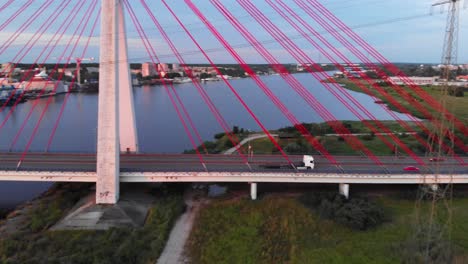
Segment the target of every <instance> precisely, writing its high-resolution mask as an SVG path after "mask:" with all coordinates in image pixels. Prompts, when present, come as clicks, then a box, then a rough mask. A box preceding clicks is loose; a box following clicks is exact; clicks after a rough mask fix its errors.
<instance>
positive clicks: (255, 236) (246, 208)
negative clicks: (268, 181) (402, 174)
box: [189, 197, 468, 264]
mask: <svg viewBox="0 0 468 264" xmlns="http://www.w3.org/2000/svg"><path fill="white" fill-rule="evenodd" d="M377 203H378V204H380V205H381V206H383V207H384V208H385V211H386V212H387V213H388V214H389V215H390V218H389V220H388V221H387V222H385V223H384V224H382V225H380V226H379V227H377V228H374V229H371V230H368V231H353V230H351V229H349V228H346V227H344V226H341V225H339V224H336V223H334V222H332V221H329V220H324V219H321V218H319V217H318V216H317V215H315V214H314V213H313V212H312V211H311V210H308V209H306V208H305V207H304V206H302V204H300V203H299V202H298V201H297V200H296V199H295V198H284V197H283V198H281V197H266V198H264V199H262V200H261V201H249V200H247V199H242V200H232V201H229V200H227V201H215V202H213V203H212V204H211V205H209V206H208V207H206V208H205V209H204V210H202V211H201V212H200V214H199V216H198V218H197V222H196V224H195V227H194V229H193V231H192V233H191V236H190V245H189V248H190V252H191V257H192V261H193V263H200V264H202V263H298V264H302V263H359V264H362V263H401V262H402V261H403V260H404V259H403V258H404V256H405V254H404V248H405V245H406V244H405V243H406V241H408V240H409V239H410V238H411V237H412V235H413V234H414V230H415V223H416V222H415V220H414V219H415V212H416V211H415V202H414V200H413V201H412V200H404V199H394V198H389V197H385V198H378V199H377ZM466 206H468V199H466V198H463V199H455V200H454V203H453V208H452V210H453V221H452V227H453V232H452V243H453V245H454V249H455V252H456V255H457V257H458V259H459V260H460V259H461V260H462V261H463V260H465V261H466V260H468V259H467V258H465V256H467V253H468V239H467V238H466V234H467V231H468V212H467V210H466ZM421 208H422V211H425V208H427V205H423V206H422V207H421ZM460 263H463V262H460Z"/></svg>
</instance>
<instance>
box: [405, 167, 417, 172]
mask: <svg viewBox="0 0 468 264" xmlns="http://www.w3.org/2000/svg"><path fill="white" fill-rule="evenodd" d="M403 170H405V171H419V168H418V167H415V166H408V167H405V168H404V169H403Z"/></svg>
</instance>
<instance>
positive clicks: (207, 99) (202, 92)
mask: <svg viewBox="0 0 468 264" xmlns="http://www.w3.org/2000/svg"><path fill="white" fill-rule="evenodd" d="M141 2H142V4H143V6H144V8H145V9H146V11H147V13H148V14H149V15H150V17H151V19H152V20H153V23H154V24H155V26H156V27H157V28H158V31H159V32H160V33H161V35H162V36H163V37H164V39H165V40H166V42H167V43H168V44H169V47H170V48H171V50H172V52H173V53H174V54H175V56H176V57H177V60H178V61H179V63H180V64H181V65H183V67H184V71H185V72H186V73H187V75H188V76H189V78H190V79H191V80H192V82H193V84H194V85H195V87H196V88H197V90H198V92H199V93H200V95H201V96H202V98H203V100H204V101H205V103H206V104H207V106H208V107H209V109H210V111H211V112H212V113H213V115H214V117H215V118H216V119H217V121H218V123H219V124H220V125H221V127H222V128H223V130H224V132H225V133H226V135H227V136H228V138H229V140H230V141H231V143H232V144H233V146H235V147H236V150H237V151H238V153H239V155H240V156H241V157H242V159H243V160H244V161H245V163H246V164H247V163H248V160H247V157H246V156H245V155H244V154H243V153H242V151H241V148H240V147H239V146H238V143H239V139H238V138H237V137H236V136H235V135H234V134H233V133H232V132H231V131H230V128H229V126H228V124H227V122H226V120H225V119H224V118H223V116H222V115H221V113H220V112H219V110H218V108H217V107H216V106H215V105H214V103H213V101H212V100H211V98H210V97H209V95H208V94H207V93H206V91H205V90H204V89H203V87H202V86H201V84H200V82H199V81H198V80H197V79H196V78H195V77H194V76H193V75H192V73H191V69H190V68H189V67H187V64H186V63H185V61H184V58H183V57H182V56H181V55H180V53H179V51H178V50H177V48H176V47H175V45H174V43H173V42H172V41H171V39H170V38H169V36H168V35H167V34H166V32H165V30H164V29H163V27H162V26H161V24H160V23H159V22H158V21H157V19H156V18H155V17H154V15H153V14H152V13H151V10H150V9H149V7H148V5H147V4H146V3H145V2H144V1H141Z"/></svg>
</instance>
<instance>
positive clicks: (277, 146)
mask: <svg viewBox="0 0 468 264" xmlns="http://www.w3.org/2000/svg"><path fill="white" fill-rule="evenodd" d="M162 2H163V4H164V5H165V6H166V8H167V9H168V10H169V12H170V13H171V14H172V16H173V17H174V18H175V19H176V20H177V23H178V24H179V25H180V26H181V27H182V28H183V29H184V31H185V32H186V33H187V35H188V36H189V37H190V39H191V40H192V41H193V43H194V44H195V45H196V46H197V48H198V49H199V50H200V52H201V53H202V54H203V56H204V57H205V58H206V59H207V60H208V61H209V63H210V64H211V66H212V67H213V68H214V69H215V71H216V72H217V73H218V74H219V75H221V77H222V79H223V81H224V83H225V84H226V85H227V86H228V87H229V89H230V90H231V92H232V93H233V94H234V95H235V96H236V98H237V99H238V100H239V102H240V103H241V104H242V106H243V107H244V108H245V109H246V110H247V112H248V113H249V114H250V116H251V117H252V118H253V119H254V120H255V122H256V123H257V125H258V126H259V127H260V128H261V129H262V131H263V132H264V133H265V134H266V135H267V137H268V139H269V140H270V141H271V142H272V143H273V144H274V145H275V147H276V148H277V149H278V150H279V151H280V153H281V155H282V156H283V157H284V158H285V159H286V160H287V161H288V163H289V164H292V162H291V160H290V159H289V157H288V156H287V155H286V153H285V152H284V151H283V149H282V148H281V146H280V145H279V144H278V142H277V141H276V140H275V138H274V137H273V136H272V135H271V134H270V132H269V131H268V130H267V129H266V128H265V126H264V125H263V124H262V123H261V122H260V120H259V119H258V117H257V116H256V115H255V114H254V113H253V111H252V110H251V109H250V107H249V106H248V105H247V104H246V103H245V101H244V100H243V99H242V97H241V96H240V95H239V93H237V91H236V90H235V89H234V87H233V86H232V85H231V83H230V82H229V81H228V80H226V78H224V76H223V74H222V73H221V71H220V70H219V68H218V67H217V66H216V64H215V63H214V62H213V60H211V58H210V57H209V56H208V55H207V54H206V52H205V51H204V50H203V48H202V47H201V46H200V44H199V43H198V41H196V39H195V38H194V37H193V35H192V34H191V33H190V31H188V30H187V27H186V26H185V25H184V24H183V23H182V22H181V21H180V19H179V18H178V17H177V16H176V14H175V13H174V11H173V10H172V8H171V7H170V6H169V5H168V4H167V3H166V1H165V0H162Z"/></svg>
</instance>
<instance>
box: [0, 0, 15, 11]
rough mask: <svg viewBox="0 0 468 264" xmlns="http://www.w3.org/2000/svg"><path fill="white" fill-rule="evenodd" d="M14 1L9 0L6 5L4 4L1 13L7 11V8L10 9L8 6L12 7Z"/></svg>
mask: <svg viewBox="0 0 468 264" xmlns="http://www.w3.org/2000/svg"><path fill="white" fill-rule="evenodd" d="M13 1H14V0H9V1H8V2H6V3H5V4H3V5H2V6H1V7H0V12H2V11H3V10H5V8H8V6H10V5H11V3H13Z"/></svg>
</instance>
